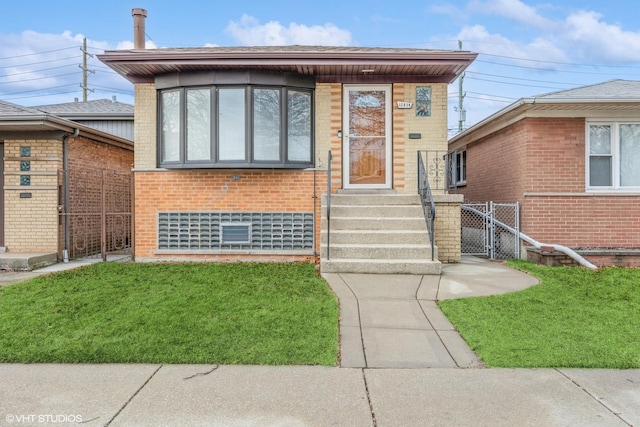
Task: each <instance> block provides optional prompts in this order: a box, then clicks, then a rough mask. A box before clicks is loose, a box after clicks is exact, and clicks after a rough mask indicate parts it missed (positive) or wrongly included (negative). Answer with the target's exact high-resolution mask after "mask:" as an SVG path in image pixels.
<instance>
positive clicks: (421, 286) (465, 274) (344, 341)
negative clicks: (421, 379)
mask: <svg viewBox="0 0 640 427" xmlns="http://www.w3.org/2000/svg"><path fill="white" fill-rule="evenodd" d="M323 277H324V278H325V280H327V282H328V283H329V285H330V286H331V288H332V289H333V290H334V292H335V293H336V295H337V296H338V298H339V300H340V314H341V317H340V366H342V367H348V368H478V367H482V362H481V361H480V360H479V359H478V358H477V357H476V355H475V353H474V352H473V351H472V350H471V349H470V348H469V347H468V346H467V344H466V343H465V341H464V340H463V339H462V338H461V337H460V335H459V334H458V333H457V332H456V331H455V329H454V328H453V326H452V325H451V323H450V322H449V320H448V319H447V318H446V317H445V316H444V315H443V314H442V312H441V311H440V309H439V308H438V307H437V305H436V301H438V300H444V299H452V298H460V297H470V296H480V295H494V294H500V293H506V292H514V291H517V290H521V289H525V288H527V287H529V286H532V285H535V284H537V283H538V280H537V279H536V278H534V277H532V276H529V275H528V274H525V273H522V272H519V271H516V270H513V269H511V268H508V267H505V266H504V265H503V264H501V263H498V262H492V261H487V260H483V259H480V258H476V257H463V259H462V262H461V263H459V264H449V265H444V266H443V267H442V275H441V276H433V275H431V276H429V275H427V276H419V275H403V274H397V275H383V274H338V273H328V274H324V275H323Z"/></svg>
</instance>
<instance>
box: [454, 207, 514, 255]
mask: <svg viewBox="0 0 640 427" xmlns="http://www.w3.org/2000/svg"><path fill="white" fill-rule="evenodd" d="M461 226H462V230H461V231H462V233H461V234H462V242H461V249H462V254H463V255H484V256H487V257H490V258H491V259H512V258H520V209H519V204H518V203H493V202H485V203H465V204H463V205H462V212H461Z"/></svg>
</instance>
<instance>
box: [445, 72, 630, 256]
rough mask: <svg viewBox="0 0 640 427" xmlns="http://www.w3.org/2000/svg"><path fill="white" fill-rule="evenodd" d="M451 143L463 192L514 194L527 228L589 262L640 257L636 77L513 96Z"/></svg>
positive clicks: (477, 198)
mask: <svg viewBox="0 0 640 427" xmlns="http://www.w3.org/2000/svg"><path fill="white" fill-rule="evenodd" d="M449 148H450V149H451V150H453V151H455V152H456V156H455V157H456V158H457V160H458V162H457V163H458V165H457V168H456V173H455V175H456V176H455V180H456V181H457V189H456V190H454V191H452V192H457V193H460V194H464V197H465V200H466V201H469V202H486V201H494V202H497V203H513V202H519V204H520V226H521V231H522V232H523V233H525V234H526V235H528V236H530V237H531V238H533V239H535V240H537V241H539V242H544V243H551V244H560V245H564V246H567V247H570V248H573V249H575V250H576V251H577V252H578V253H580V254H581V255H583V256H584V257H585V258H586V259H587V260H589V261H591V262H592V263H594V264H596V265H628V266H640V81H626V80H612V81H608V82H604V83H600V84H595V85H591V86H585V87H580V88H577V89H572V90H565V91H560V92H553V93H548V94H544V95H540V96H535V97H532V98H523V99H520V100H519V101H516V102H515V103H513V104H511V105H510V106H508V107H506V108H505V109H503V110H501V111H499V112H497V113H495V114H493V115H492V116H490V117H488V118H486V119H485V120H483V121H481V122H479V123H478V124H476V125H474V126H472V127H471V128H469V129H467V130H466V131H464V132H462V133H460V134H459V135H456V136H455V137H454V138H452V139H451V140H450V141H449ZM529 252H530V255H534V254H532V252H533V251H529Z"/></svg>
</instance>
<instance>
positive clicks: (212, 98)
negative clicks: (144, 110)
mask: <svg viewBox="0 0 640 427" xmlns="http://www.w3.org/2000/svg"><path fill="white" fill-rule="evenodd" d="M313 105H314V103H313V89H311V88H305V87H302V88H300V87H293V86H291V87H290V86H286V85H278V86H273V85H248V84H245V85H209V86H198V87H179V88H167V89H161V90H159V97H158V108H159V115H158V117H159V132H158V134H159V137H158V164H159V166H160V167H164V168H224V167H233V168H242V167H247V168H261V167H268V168H307V167H311V166H313V145H314V141H313Z"/></svg>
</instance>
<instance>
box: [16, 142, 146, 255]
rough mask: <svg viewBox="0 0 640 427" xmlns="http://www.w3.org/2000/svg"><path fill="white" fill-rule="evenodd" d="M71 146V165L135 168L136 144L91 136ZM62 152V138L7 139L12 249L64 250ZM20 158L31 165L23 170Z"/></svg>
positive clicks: (69, 143)
mask: <svg viewBox="0 0 640 427" xmlns="http://www.w3.org/2000/svg"><path fill="white" fill-rule="evenodd" d="M20 147H29V148H30V154H31V155H30V156H29V157H21V156H20V154H21V153H20ZM68 147H69V151H68V154H69V168H70V169H78V168H84V169H91V170H96V169H97V170H100V169H113V170H120V171H130V170H131V166H132V164H133V152H132V151H131V150H128V149H124V148H119V147H116V146H113V145H107V144H105V143H103V142H99V141H97V140H93V139H91V138H89V137H86V136H82V135H81V136H79V137H76V138H70V139H69V142H68ZM62 156H63V155H62V142H61V141H60V140H5V141H4V169H5V177H4V244H5V247H6V248H7V250H8V251H9V252H13V253H58V255H59V257H61V256H62V255H61V253H62V245H63V233H64V231H63V225H62V222H61V221H60V219H59V210H58V206H60V205H61V204H62V203H63V202H62V198H61V197H62V196H61V194H62V182H63V181H62V179H61V178H60V176H61V174H62V171H63V158H62ZM21 161H28V162H29V166H30V168H29V170H28V171H21V170H20V163H21ZM27 175H28V176H29V177H30V185H28V186H27V185H21V183H20V177H21V176H27ZM21 195H22V197H21Z"/></svg>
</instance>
